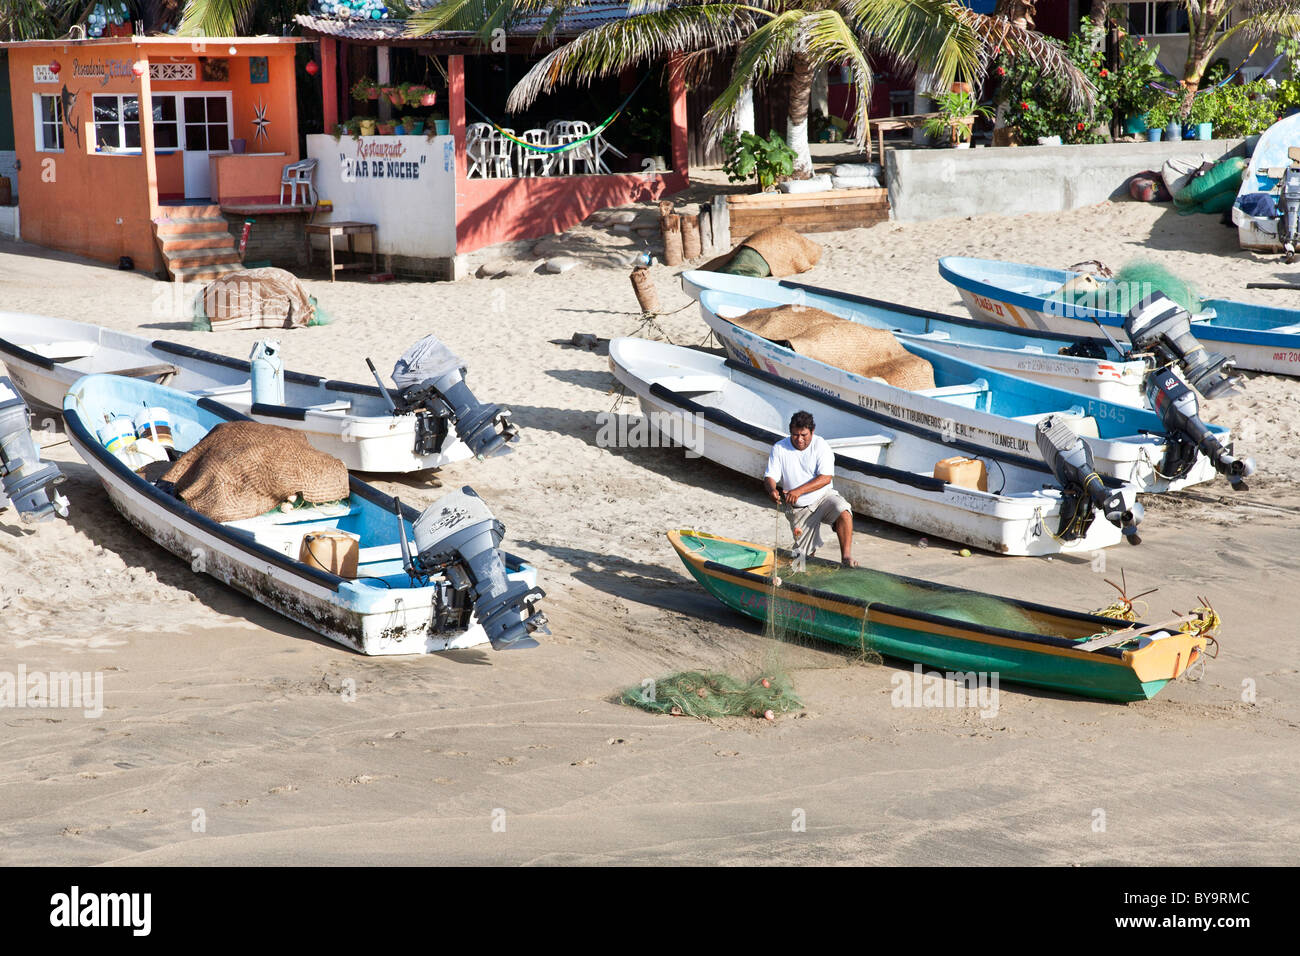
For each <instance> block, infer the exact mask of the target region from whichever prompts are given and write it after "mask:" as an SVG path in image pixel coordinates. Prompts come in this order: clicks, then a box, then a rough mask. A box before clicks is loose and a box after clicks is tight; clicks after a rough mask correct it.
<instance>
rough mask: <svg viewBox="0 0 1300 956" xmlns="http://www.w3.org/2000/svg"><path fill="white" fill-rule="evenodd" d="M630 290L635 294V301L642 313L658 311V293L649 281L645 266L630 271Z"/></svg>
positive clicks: (648, 273)
mask: <svg viewBox="0 0 1300 956" xmlns="http://www.w3.org/2000/svg"><path fill="white" fill-rule="evenodd" d="M632 290H633V291H634V292H635V293H636V301H637V304H638V305H640V306H641V311H642V312H646V313H655V312H658V311H659V293H658V291H657V290H656V289H655V285H654V282H652V281H651V279H650V270H649V269H647V268H646V267H645V266H637V267H636V268H634V269H633V270H632Z"/></svg>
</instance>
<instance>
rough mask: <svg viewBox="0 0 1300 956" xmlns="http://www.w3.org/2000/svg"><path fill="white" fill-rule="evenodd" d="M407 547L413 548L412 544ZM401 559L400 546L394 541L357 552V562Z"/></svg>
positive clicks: (371, 562) (369, 562) (365, 562)
mask: <svg viewBox="0 0 1300 956" xmlns="http://www.w3.org/2000/svg"><path fill="white" fill-rule="evenodd" d="M408 547H411V548H414V547H415V545H414V544H409V545H408ZM401 559H402V546H401V544H400V543H398V542H396V541H394V542H393V543H392V544H377V545H373V546H371V547H369V548H362V549H361V550H360V552H359V553H358V554H357V564H358V565H361V564H378V563H379V562H381V561H400V560H401Z"/></svg>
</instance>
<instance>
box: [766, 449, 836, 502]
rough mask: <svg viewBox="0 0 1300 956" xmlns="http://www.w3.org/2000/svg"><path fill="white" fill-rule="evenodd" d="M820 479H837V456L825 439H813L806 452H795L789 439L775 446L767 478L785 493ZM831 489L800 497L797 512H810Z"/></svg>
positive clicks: (827, 486) (810, 492)
mask: <svg viewBox="0 0 1300 956" xmlns="http://www.w3.org/2000/svg"><path fill="white" fill-rule="evenodd" d="M818 475H829V476H830V477H832V478H834V477H835V452H833V451H831V446H830V445H829V444H828V443H827V441H826V439H824V438H822V437H821V436H819V435H813V437H812V441H810V442H809V443H808V447H807V448H805V449H804V450H803V451H798V450H796V449H795V447H794V445H792V444H791V443H790V439H789V438H782V439H781V440H780V441H779V442H777V443H776V444H775V445H773V446H772V453H771V454H770V455H768V456H767V471H765V472H764V473H763V476H764V477H765V478H773V479H775V480H776V481H777V482H778V483H779V484H780V485H781V487H782V488H784V489H785V490H786V491H792V490H793V489H795V488H799V487H802V486H803V485H806V484H808V482H810V481H812V480H813V479H814V478H816V477H817V476H818ZM832 490H833V489H832V487H831V485H829V484H827V485H823V486H822V487H821V488H818V489H817V490H816V491H809V492H806V493H805V494H802V495H800V496H799V501H798V503H797V504H796V505H795V507H797V508H811V507H812V506H813V505H815V504H817V502H819V501H821V500H822V498H823V497H824V496H825V495H826V493H827V492H829V491H832Z"/></svg>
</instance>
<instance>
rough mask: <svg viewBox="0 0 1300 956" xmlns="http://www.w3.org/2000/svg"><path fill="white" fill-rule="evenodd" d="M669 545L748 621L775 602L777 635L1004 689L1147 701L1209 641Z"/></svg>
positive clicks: (1205, 631)
mask: <svg viewBox="0 0 1300 956" xmlns="http://www.w3.org/2000/svg"><path fill="white" fill-rule="evenodd" d="M668 539H669V541H670V542H671V543H672V546H673V548H674V549H675V550H676V551H677V554H678V555H679V556H680V557H681V559H682V562H683V563H684V564H685V565H686V568H687V570H688V571H690V573H691V575H692V576H693V577H694V578H695V580H697V581H698V582H699V583H700V584H701V585H703V586H704V588H705V590H707V591H708V592H709V593H710V594H712V595H713V596H714V597H716V598H717V599H718V600H719V601H721V602H722V603H723V604H725V605H727V606H728V607H730V608H733V609H735V610H737V611H739V612H741V613H742V614H745V615H747V616H749V617H752V618H754V619H755V620H759V621H767V620H768V616H769V615H768V609H769V604H771V603H773V602H774V604H775V606H774V608H773V610H774V614H773V617H774V620H775V622H776V624H777V625H778V626H779V627H780V628H782V629H784V630H788V631H793V632H796V633H800V634H804V635H807V636H811V637H815V638H820V639H822V640H826V641H831V642H834V643H836V644H842V645H845V646H848V647H853V648H862V647H865V648H868V649H870V650H874V651H876V652H877V653H879V654H881V655H882V656H885V657H894V658H901V659H902V660H906V661H914V662H916V663H919V664H923V665H926V666H929V667H934V668H938V669H940V670H943V671H948V672H961V673H971V672H978V673H988V674H997V675H998V680H999V681H1000V682H1001V681H1012V682H1016V683H1020V684H1029V685H1033V686H1035V687H1045V688H1049V689H1051V690H1056V691H1063V692H1065V693H1069V694H1077V695H1079V696H1081V697H1094V698H1099V699H1102V700H1115V701H1131V700H1146V699H1148V698H1151V697H1154V696H1155V695H1156V694H1158V693H1159V692H1160V690H1161V689H1162V688H1163V687H1164V686H1165V685H1166V684H1168V683H1169V682H1170V681H1172V680H1176V679H1177V678H1178V677H1180V676H1181V675H1183V674H1185V673H1186V672H1187V669H1188V668H1189V667H1190V666H1191V665H1192V664H1194V663H1196V662H1197V661H1199V660H1201V658H1202V656H1203V655H1204V654H1205V653H1206V645H1207V644H1208V643H1209V642H1210V641H1211V640H1213V634H1212V628H1211V626H1210V625H1211V623H1212V615H1210V614H1208V613H1207V612H1205V611H1204V610H1201V611H1198V612H1197V613H1193V614H1190V615H1186V616H1184V617H1181V618H1178V619H1176V620H1173V621H1167V622H1163V623H1161V624H1154V625H1146V624H1129V622H1127V621H1122V620H1117V619H1115V618H1109V617H1102V616H1100V615H1097V614H1091V613H1085V612H1080V611H1070V610H1066V609H1063V608H1055V607H1047V606H1045V605H1041V604H1033V603H1030V602H1027V601H1017V600H1014V599H1012V598H1005V597H996V596H993V595H987V594H981V593H979V592H976V591H968V590H965V589H963V588H954V587H948V586H946V585H942V584H936V583H934V582H930V581H921V580H917V579H915V578H907V577H902V576H900V575H896V574H889V573H887V572H884V571H875V570H870V569H867V568H854V569H851V570H850V569H841V568H840V567H839V565H838V564H831V563H830V562H823V561H809V562H808V563H807V567H806V570H804V571H800V572H798V573H795V572H792V571H791V570H790V569H789V568H778V567H777V563H776V555H775V554H774V552H773V550H772V549H771V548H765V547H762V546H760V545H756V544H751V543H748V542H744V541H733V540H731V539H728V538H721V537H716V536H714V535H710V534H704V533H702V532H698V531H670V532H668ZM1184 626H1187V627H1188V628H1189V629H1188V630H1186V631H1184V630H1181V628H1182V627H1184Z"/></svg>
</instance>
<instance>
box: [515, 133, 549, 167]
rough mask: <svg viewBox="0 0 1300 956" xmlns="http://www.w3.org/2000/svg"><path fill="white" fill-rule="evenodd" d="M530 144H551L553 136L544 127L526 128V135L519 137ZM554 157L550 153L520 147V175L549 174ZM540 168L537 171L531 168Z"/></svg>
mask: <svg viewBox="0 0 1300 956" xmlns="http://www.w3.org/2000/svg"><path fill="white" fill-rule="evenodd" d="M519 138H520V139H522V140H523V141H524V142H525V143H527V144H528V145H529V146H550V145H551V137H550V136H548V135H547V134H546V130H544V129H530V130H525V131H524V135H523V136H521V137H519ZM552 160H553V157H552V155H551V154H550V153H539V152H536V151H534V150H531V149H524V148H523V147H520V152H519V175H520V176H549V175H550V173H551V163H552ZM538 167H540V169H539V170H538V171H537V172H530V171H529V170H533V169H538Z"/></svg>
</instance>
